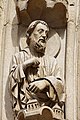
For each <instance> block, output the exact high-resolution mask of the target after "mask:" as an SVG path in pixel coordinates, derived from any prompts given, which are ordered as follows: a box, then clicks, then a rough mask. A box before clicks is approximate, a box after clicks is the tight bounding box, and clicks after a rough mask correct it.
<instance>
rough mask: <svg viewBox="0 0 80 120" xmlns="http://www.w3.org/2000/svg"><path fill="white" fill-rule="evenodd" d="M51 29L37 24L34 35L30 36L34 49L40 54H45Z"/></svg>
mask: <svg viewBox="0 0 80 120" xmlns="http://www.w3.org/2000/svg"><path fill="white" fill-rule="evenodd" d="M48 32H49V28H48V27H47V26H46V25H44V24H41V23H39V24H37V26H36V27H35V29H34V31H33V33H32V34H31V36H30V39H31V43H32V45H33V48H34V49H35V50H36V52H38V53H44V52H45V48H46V42H47V37H48Z"/></svg>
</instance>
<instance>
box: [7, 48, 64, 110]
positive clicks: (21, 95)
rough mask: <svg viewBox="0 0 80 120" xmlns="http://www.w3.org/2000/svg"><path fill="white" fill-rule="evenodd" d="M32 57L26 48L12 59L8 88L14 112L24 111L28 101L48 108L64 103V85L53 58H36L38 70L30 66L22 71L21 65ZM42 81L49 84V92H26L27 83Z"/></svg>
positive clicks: (45, 56)
mask: <svg viewBox="0 0 80 120" xmlns="http://www.w3.org/2000/svg"><path fill="white" fill-rule="evenodd" d="M32 57H33V55H32V54H31V52H30V50H29V48H28V47H26V48H25V49H24V50H22V51H20V52H19V53H16V54H15V55H14V56H13V57H12V62H11V65H10V73H9V88H10V93H11V96H12V107H13V110H14V111H19V110H20V109H26V107H27V102H28V101H29V100H30V99H37V100H38V101H39V102H40V104H41V105H42V104H43V103H44V105H48V106H50V107H52V106H53V105H54V102H56V101H57V102H59V101H63V102H64V101H65V93H64V84H63V81H62V79H61V73H60V68H59V67H58V65H57V61H56V59H55V58H54V57H53V56H47V55H44V56H43V57H40V58H38V57H37V59H38V60H39V62H40V65H39V68H36V69H35V68H33V67H32V66H30V67H27V68H26V69H25V70H23V67H22V65H23V63H24V62H25V61H26V60H29V59H30V58H32ZM44 79H45V80H47V81H48V82H49V83H50V89H49V90H47V89H45V90H43V91H41V92H40V93H38V94H34V93H31V92H30V91H29V90H28V87H29V83H31V82H32V81H35V80H44ZM53 89H54V92H53ZM52 94H54V95H52ZM51 103H53V104H52V106H51V105H50V104H51Z"/></svg>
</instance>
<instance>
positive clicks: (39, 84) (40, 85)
mask: <svg viewBox="0 0 80 120" xmlns="http://www.w3.org/2000/svg"><path fill="white" fill-rule="evenodd" d="M49 84H50V83H49V82H48V81H46V80H40V81H34V82H32V83H30V84H29V90H30V91H31V92H34V93H37V92H38V91H42V90H44V89H45V88H46V87H48V86H49Z"/></svg>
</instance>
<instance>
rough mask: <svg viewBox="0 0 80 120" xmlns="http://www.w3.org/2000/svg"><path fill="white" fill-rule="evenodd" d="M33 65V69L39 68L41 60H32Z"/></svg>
mask: <svg viewBox="0 0 80 120" xmlns="http://www.w3.org/2000/svg"><path fill="white" fill-rule="evenodd" d="M31 63H32V66H33V67H39V64H40V62H39V60H38V59H37V58H36V57H34V58H31Z"/></svg>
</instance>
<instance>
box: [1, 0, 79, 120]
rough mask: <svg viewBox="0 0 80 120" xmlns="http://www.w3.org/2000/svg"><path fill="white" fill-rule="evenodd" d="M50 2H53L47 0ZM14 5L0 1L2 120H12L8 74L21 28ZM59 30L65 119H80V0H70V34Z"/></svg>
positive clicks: (6, 0)
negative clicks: (64, 92) (64, 84)
mask: <svg viewBox="0 0 80 120" xmlns="http://www.w3.org/2000/svg"><path fill="white" fill-rule="evenodd" d="M47 2H50V1H49V0H47ZM15 4H16V2H15V1H14V0H12V1H10V0H0V119H1V120H13V117H12V116H13V113H12V110H11V104H10V101H9V100H10V98H9V93H8V74H9V66H10V61H11V57H12V55H13V54H14V53H15V52H17V51H19V37H18V35H19V32H20V31H19V27H18V20H17V15H16V8H15ZM49 5H50V4H49ZM21 29H22V28H21ZM56 31H57V32H58V33H59V35H60V38H61V46H62V49H61V51H60V54H59V56H58V61H59V63H60V65H61V67H62V69H63V73H64V74H63V78H65V83H66V94H67V97H66V119H67V120H80V84H79V83H80V80H79V78H80V73H79V71H80V60H79V59H80V40H79V39H80V0H68V21H67V33H66V30H65V29H60V28H59V29H56ZM65 38H66V39H65ZM65 52H66V54H65ZM63 55H64V56H63ZM61 56H62V57H61ZM65 59H66V60H65ZM62 61H63V62H62Z"/></svg>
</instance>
